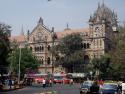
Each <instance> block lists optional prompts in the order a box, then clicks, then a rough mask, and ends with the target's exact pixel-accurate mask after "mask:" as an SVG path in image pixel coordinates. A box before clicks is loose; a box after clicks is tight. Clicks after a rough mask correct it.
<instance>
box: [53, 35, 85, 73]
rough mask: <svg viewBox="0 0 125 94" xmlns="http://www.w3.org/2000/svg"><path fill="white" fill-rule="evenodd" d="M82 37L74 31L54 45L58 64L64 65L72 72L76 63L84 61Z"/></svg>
mask: <svg viewBox="0 0 125 94" xmlns="http://www.w3.org/2000/svg"><path fill="white" fill-rule="evenodd" d="M82 41H83V40H82V37H81V36H80V34H76V33H73V34H71V35H67V36H65V37H64V38H62V39H61V40H60V43H59V44H58V45H56V46H54V47H53V49H52V51H53V54H54V55H55V57H56V62H55V63H56V64H57V65H63V67H65V68H67V69H68V71H70V72H72V71H73V70H74V69H73V68H75V67H74V65H76V64H81V63H83V59H84V52H83V44H82Z"/></svg>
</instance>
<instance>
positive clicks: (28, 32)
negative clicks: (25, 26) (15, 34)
mask: <svg viewBox="0 0 125 94" xmlns="http://www.w3.org/2000/svg"><path fill="white" fill-rule="evenodd" d="M29 35H30V30H28V31H27V40H29Z"/></svg>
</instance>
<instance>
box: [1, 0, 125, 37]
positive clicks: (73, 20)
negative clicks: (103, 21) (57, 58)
mask: <svg viewBox="0 0 125 94" xmlns="http://www.w3.org/2000/svg"><path fill="white" fill-rule="evenodd" d="M103 2H104V3H105V5H106V6H108V7H109V8H110V9H111V10H114V11H115V12H116V13H117V15H118V21H119V22H120V23H122V22H124V21H125V0H51V1H49V2H48V0H0V22H2V23H5V24H8V25H10V26H11V27H12V35H19V34H20V33H21V30H22V27H23V31H24V33H25V34H26V32H27V30H30V32H31V31H32V30H33V28H34V27H35V26H36V25H37V22H38V20H39V18H40V17H42V18H43V21H44V25H46V26H47V27H48V28H49V29H51V28H52V27H54V28H55V31H61V30H63V29H65V28H66V25H67V23H68V24H69V27H70V28H77V29H78V28H87V27H88V20H89V17H90V15H91V14H93V13H94V11H95V10H96V9H97V7H98V3H100V4H102V3H103Z"/></svg>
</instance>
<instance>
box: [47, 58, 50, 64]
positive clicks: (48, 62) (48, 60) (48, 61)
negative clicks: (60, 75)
mask: <svg viewBox="0 0 125 94" xmlns="http://www.w3.org/2000/svg"><path fill="white" fill-rule="evenodd" d="M47 64H48V65H50V57H48V58H47Z"/></svg>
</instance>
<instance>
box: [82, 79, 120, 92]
mask: <svg viewBox="0 0 125 94" xmlns="http://www.w3.org/2000/svg"><path fill="white" fill-rule="evenodd" d="M93 84H94V82H93V81H85V82H83V83H82V84H81V87H80V94H121V93H120V90H119V87H118V84H117V83H114V82H112V83H110V82H108V83H107V82H104V83H103V85H101V86H100V85H98V87H99V88H98V87H97V86H96V88H94V90H92V86H93Z"/></svg>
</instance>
